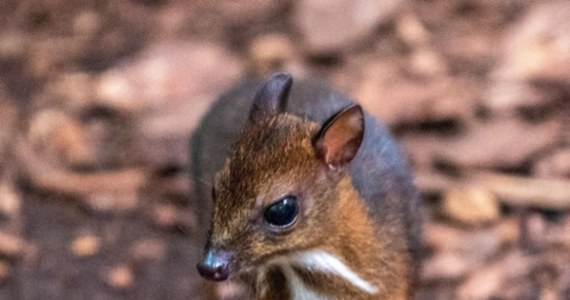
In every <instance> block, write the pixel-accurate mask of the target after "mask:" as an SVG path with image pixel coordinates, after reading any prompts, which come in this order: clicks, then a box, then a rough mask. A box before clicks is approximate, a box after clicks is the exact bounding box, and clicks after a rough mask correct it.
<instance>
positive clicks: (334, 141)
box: [317, 105, 364, 169]
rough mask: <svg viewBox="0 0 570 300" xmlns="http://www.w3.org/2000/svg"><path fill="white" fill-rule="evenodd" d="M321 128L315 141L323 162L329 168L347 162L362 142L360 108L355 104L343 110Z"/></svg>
mask: <svg viewBox="0 0 570 300" xmlns="http://www.w3.org/2000/svg"><path fill="white" fill-rule="evenodd" d="M323 130H324V131H323V132H322V133H321V136H320V138H319V140H318V141H317V151H319V152H320V153H321V157H322V158H323V159H324V161H325V163H326V164H327V165H328V166H329V167H330V168H331V169H336V168H338V167H340V166H342V165H344V164H347V163H349V162H350V161H351V160H352V159H353V158H354V156H355V155H356V152H357V151H358V148H360V144H361V142H362V137H363V132H364V116H363V113H362V109H361V108H360V106H356V105H355V106H351V107H349V108H347V109H345V110H343V111H342V112H340V113H339V114H338V115H337V116H335V117H334V118H333V119H332V120H331V121H330V123H329V124H328V125H327V126H326V127H325V128H324V129H323Z"/></svg>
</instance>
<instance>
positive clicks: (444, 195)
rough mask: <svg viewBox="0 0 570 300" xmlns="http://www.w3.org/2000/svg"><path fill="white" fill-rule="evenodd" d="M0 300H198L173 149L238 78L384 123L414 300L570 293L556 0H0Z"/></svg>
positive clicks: (565, 32)
mask: <svg viewBox="0 0 570 300" xmlns="http://www.w3.org/2000/svg"><path fill="white" fill-rule="evenodd" d="M0 25H1V26H0V299H197V298H198V297H197V290H198V288H199V287H200V285H202V282H201V281H200V280H199V279H198V276H197V274H196V271H195V267H194V262H195V260H196V257H197V256H198V255H199V252H200V245H197V243H196V238H195V237H196V233H197V232H198V231H199V230H200V228H199V225H198V222H197V221H196V220H197V218H198V217H199V214H200V212H199V211H193V210H192V209H191V208H190V203H191V200H192V199H191V195H192V190H193V186H195V185H196V184H207V183H204V182H202V181H201V180H200V179H193V180H192V179H191V178H190V175H189V166H190V164H191V162H190V161H189V158H188V157H189V155H188V154H189V153H188V151H189V150H188V140H189V137H190V136H191V134H192V132H193V130H194V128H195V127H196V125H197V124H198V122H199V120H200V117H201V116H202V115H203V114H204V113H205V112H206V111H207V109H208V107H209V106H210V105H211V104H212V103H213V102H214V101H215V99H216V97H217V96H218V95H219V94H220V93H222V92H223V91H224V90H225V89H227V88H229V87H230V86H231V85H232V84H233V83H235V82H237V81H238V80H239V79H241V78H245V77H247V76H250V77H258V78H261V77H264V76H266V75H267V74H269V73H270V72H271V71H273V70H286V71H288V72H290V73H291V74H293V76H294V77H297V78H302V77H319V78H324V79H327V80H329V81H330V82H331V84H332V85H333V86H335V87H336V88H338V89H341V90H344V91H346V92H347V93H349V94H350V95H352V96H353V97H354V98H355V99H356V100H357V101H359V102H360V103H361V104H362V105H363V106H364V107H365V108H366V109H367V110H368V111H370V112H371V113H373V114H374V115H376V116H377V117H378V118H381V119H382V120H384V121H385V122H386V123H387V124H388V125H389V126H390V127H391V128H392V130H393V133H394V135H395V136H396V138H397V139H398V140H399V141H400V143H401V145H402V148H403V150H404V152H405V154H406V155H407V157H408V159H409V161H410V165H411V166H412V169H413V171H414V174H415V179H416V182H417V184H418V186H419V187H420V189H421V190H422V193H423V195H424V199H425V202H426V206H427V207H428V210H429V215H430V218H429V222H428V224H427V225H426V229H425V240H426V244H427V247H428V250H429V251H428V253H427V256H426V259H425V262H424V268H423V271H422V273H421V274H420V277H421V279H422V284H421V287H420V292H419V295H418V299H544V300H550V299H570V2H568V1H564V0H560V1H538V0H497V1H489V0H390V1H373V0H363V1H349V0H331V1H328V2H325V1H318V0H299V1H293V0H280V1H264V0H247V1H246V0H244V1H235V0H231V1H230V0H227V1H225V0H218V1H214V0H212V1H206V0H203V1H200V0H197V1H183V0H106V1H92V2H86V1H75V0H43V1H39V0H3V1H2V2H1V3H0Z"/></svg>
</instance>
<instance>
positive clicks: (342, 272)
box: [268, 250, 378, 300]
mask: <svg viewBox="0 0 570 300" xmlns="http://www.w3.org/2000/svg"><path fill="white" fill-rule="evenodd" d="M268 265H277V266H279V267H281V269H282V270H283V273H284V275H285V277H287V281H288V283H289V287H290V294H291V297H292V299H293V300H323V299H330V298H328V297H326V296H324V295H320V294H319V293H317V292H316V291H314V290H311V289H310V288H308V287H307V286H306V285H305V284H304V283H303V281H302V280H301V279H300V278H299V277H298V276H297V275H296V274H295V272H294V271H293V269H292V267H293V266H294V267H297V268H302V269H306V270H308V271H311V272H320V273H324V274H330V275H333V276H337V277H339V278H342V279H344V280H345V281H346V282H348V283H350V284H351V285H353V286H354V287H356V288H358V289H360V290H361V291H363V292H365V293H367V294H371V295H374V294H376V293H378V288H377V287H375V286H374V285H372V284H370V283H369V282H368V281H366V280H364V279H363V278H362V277H360V276H359V275H358V274H357V273H355V272H354V271H353V270H352V269H350V268H349V267H348V266H347V265H346V264H345V263H343V262H342V261H341V260H340V259H338V258H337V257H335V256H334V255H331V254H330V253H328V252H326V251H322V250H311V251H305V252H299V253H295V254H292V255H288V256H282V257H278V258H275V259H273V260H271V261H270V262H269V263H268Z"/></svg>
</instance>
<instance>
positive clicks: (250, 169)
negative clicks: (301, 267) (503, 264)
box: [198, 73, 364, 281]
mask: <svg viewBox="0 0 570 300" xmlns="http://www.w3.org/2000/svg"><path fill="white" fill-rule="evenodd" d="M291 85H292V79H291V77H290V76H289V75H287V74H284V73H277V74H274V75H273V76H271V77H270V78H269V79H267V80H266V81H265V82H264V83H263V84H262V85H261V87H260V88H259V90H258V91H257V93H256V94H255V96H254V97H255V98H254V103H253V106H252V108H251V111H250V114H249V121H248V124H247V125H246V126H245V128H244V130H243V131H242V133H241V134H240V135H239V136H238V137H237V140H236V141H235V144H234V146H233V148H232V150H231V153H230V155H229V156H228V158H227V160H226V162H225V165H224V167H223V169H222V170H221V171H220V172H219V173H218V174H217V176H216V179H215V183H214V188H213V190H212V197H213V201H214V205H213V206H214V209H213V215H212V221H211V227H210V231H209V238H208V242H207V245H206V247H205V249H204V254H203V257H202V260H201V261H200V262H199V263H198V271H199V273H200V274H201V275H202V276H203V277H205V278H207V279H211V280H218V281H219V280H225V279H227V278H228V277H232V276H234V275H236V274H239V273H240V272H247V271H249V270H252V269H255V268H256V267H258V266H260V265H263V264H264V263H265V262H268V261H269V260H271V259H273V258H276V257H278V256H280V255H286V254H288V253H293V252H295V251H299V250H307V249H311V248H314V247H317V246H318V245H321V244H322V243H323V241H324V240H326V239H328V238H331V230H334V226H332V225H333V224H334V223H335V222H336V220H335V216H334V214H333V213H332V212H333V208H334V207H335V205H336V203H337V202H338V201H339V188H338V187H339V183H340V182H341V180H342V179H343V178H346V176H348V172H347V166H348V164H349V163H350V161H351V160H352V159H353V158H354V156H355V155H356V153H357V151H358V149H359V147H360V144H361V142H362V139H363V132H364V116H363V112H362V109H361V108H360V107H359V106H357V105H353V106H349V107H347V108H345V109H343V110H341V111H340V112H338V113H337V114H336V115H334V116H333V117H331V119H330V120H329V121H327V122H326V123H325V124H324V125H323V126H320V125H319V124H317V123H315V122H313V121H310V120H307V119H303V118H301V117H299V116H296V115H292V114H289V113H286V112H284V110H285V107H286V105H287V99H288V96H289V90H290V88H291Z"/></svg>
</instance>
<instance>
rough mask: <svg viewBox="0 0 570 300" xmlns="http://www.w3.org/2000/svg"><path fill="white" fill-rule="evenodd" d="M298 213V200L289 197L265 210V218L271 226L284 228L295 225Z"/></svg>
mask: <svg viewBox="0 0 570 300" xmlns="http://www.w3.org/2000/svg"><path fill="white" fill-rule="evenodd" d="M298 212H299V207H298V206H297V198H296V197H294V196H287V197H285V198H283V199H281V200H279V201H277V202H276V203H274V204H272V205H271V206H269V207H268V208H267V209H266V210H265V214H264V215H263V217H264V218H265V221H266V222H267V223H269V224H270V225H272V226H276V227H281V228H284V227H289V226H291V225H293V223H295V221H296V220H297V213H298Z"/></svg>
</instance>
